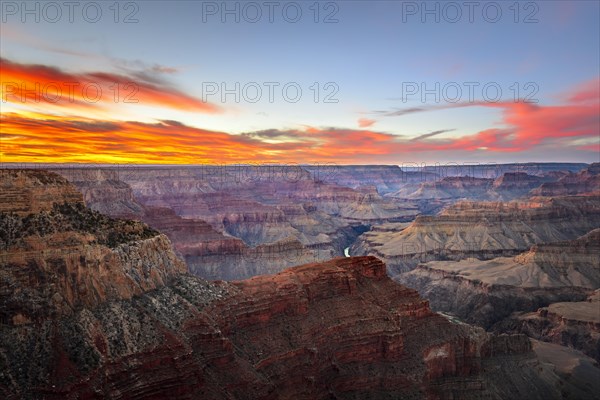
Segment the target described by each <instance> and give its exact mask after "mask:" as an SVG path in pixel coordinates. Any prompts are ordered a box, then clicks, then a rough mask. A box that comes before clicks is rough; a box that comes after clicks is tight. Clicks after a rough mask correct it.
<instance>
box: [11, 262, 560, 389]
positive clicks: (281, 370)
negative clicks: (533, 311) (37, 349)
mask: <svg viewBox="0 0 600 400" xmlns="http://www.w3.org/2000/svg"><path fill="white" fill-rule="evenodd" d="M2 329H3V330H2V336H1V337H2V341H1V342H0V349H1V350H2V351H0V355H1V356H0V357H3V358H2V359H3V362H4V365H6V368H5V370H4V372H3V373H2V375H1V376H0V393H3V394H5V396H6V398H8V399H13V398H17V397H26V398H29V397H40V396H43V397H44V398H47V399H59V398H60V399H68V398H86V399H94V398H127V399H150V398H164V397H165V396H167V397H169V398H172V399H189V398H201V399H229V398H239V399H246V398H252V399H272V398H294V399H315V398H330V397H333V398H387V397H390V396H392V397H411V398H428V399H442V398H448V394H449V393H452V392H455V393H461V397H462V398H480V397H481V396H490V395H493V394H494V393H495V391H496V389H495V386H496V385H501V386H502V387H504V388H505V389H506V390H513V391H514V393H517V394H518V395H520V396H527V397H528V398H556V397H558V393H557V392H555V389H554V388H553V385H554V384H556V383H557V382H554V381H551V382H548V381H547V379H548V377H544V378H542V373H540V372H539V371H546V369H545V368H546V367H544V366H542V365H540V364H538V363H537V361H536V359H535V356H534V354H533V353H532V352H531V346H530V344H529V342H528V341H527V340H526V339H524V338H523V337H519V336H512V337H504V338H494V337H490V336H488V335H487V334H485V333H484V332H483V331H481V330H479V329H476V328H472V327H470V326H468V325H463V324H454V323H451V322H449V321H448V320H446V319H445V318H443V317H441V316H439V315H437V314H434V313H432V312H431V311H430V310H429V307H428V305H427V302H426V301H424V300H422V299H421V298H420V297H419V296H418V294H417V293H416V292H415V291H413V290H410V289H407V288H404V287H402V286H400V285H397V284H395V283H394V282H392V281H391V280H390V279H389V278H388V277H387V274H386V268H385V265H384V264H383V263H381V262H380V261H379V260H377V259H375V258H373V257H362V258H344V259H336V260H332V261H330V262H327V263H322V264H310V265H304V266H299V267H295V268H291V269H288V270H286V271H284V272H281V273H279V274H277V275H273V276H263V277H255V278H252V279H250V280H247V281H240V282H234V283H233V284H217V285H215V284H209V283H206V282H204V281H201V280H199V279H198V278H192V277H182V278H180V279H179V280H178V281H177V282H175V283H174V284H173V285H172V286H169V287H165V288H163V289H160V290H158V291H153V292H148V293H147V294H145V295H143V296H141V297H139V298H138V299H133V300H129V301H127V302H115V303H108V304H106V306H102V307H97V308H94V309H89V310H88V309H84V310H82V311H80V312H79V313H77V314H76V315H75V316H74V317H73V318H69V319H59V320H55V321H54V322H49V323H46V324H42V325H40V327H39V328H36V329H29V326H28V325H25V326H20V327H12V328H7V327H6V326H5V327H3V328H2ZM9 343H11V345H10V346H9ZM28 344H33V345H34V346H45V347H43V348H44V350H43V351H42V352H41V353H40V354H39V355H38V356H37V357H34V358H29V359H28V358H27V357H23V354H24V352H26V351H27V350H26V349H27V346H28ZM499 355H500V356H501V357H502V360H503V361H502V364H497V365H498V369H497V370H498V371H502V372H503V374H507V375H508V376H509V379H506V378H503V377H500V378H496V379H494V378H493V377H490V376H488V375H486V371H485V370H483V369H482V363H489V362H493V360H495V358H494V357H497V356H499ZM40 360H46V361H43V362H42V361H40ZM526 365H527V367H526ZM531 365H534V366H536V367H535V368H531ZM543 373H545V374H547V373H548V372H543ZM519 374H522V375H523V376H526V377H527V378H526V380H525V381H524V382H523V381H521V380H517V379H516V376H517V375H519ZM511 380H514V382H512V381H511ZM508 388H510V389H508Z"/></svg>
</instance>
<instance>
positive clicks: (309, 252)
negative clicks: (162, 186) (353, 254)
mask: <svg viewBox="0 0 600 400" xmlns="http://www.w3.org/2000/svg"><path fill="white" fill-rule="evenodd" d="M143 220H144V221H145V222H147V223H148V224H149V225H150V226H152V227H153V228H156V229H158V230H160V231H161V232H164V233H165V234H166V235H167V236H168V237H169V239H170V240H171V242H172V243H173V247H174V248H175V250H176V252H177V253H178V254H180V255H181V257H182V258H183V259H184V260H185V262H186V264H187V266H188V268H189V270H190V272H192V273H193V274H194V275H197V276H200V277H203V278H206V279H225V280H234V279H243V278H248V277H251V276H254V275H261V274H267V273H275V272H279V271H281V270H282V269H284V268H287V267H290V266H293V265H298V264H303V263H307V262H311V261H316V260H318V259H319V257H321V258H327V259H328V258H332V257H334V256H335V253H334V252H333V251H330V252H329V253H327V254H325V251H326V250H322V251H321V250H320V249H319V248H314V249H312V248H309V247H307V246H305V245H304V244H302V243H301V242H300V241H298V240H297V239H294V238H293V237H290V238H286V239H282V240H279V241H276V242H273V243H267V244H261V245H258V246H255V247H250V246H248V245H247V244H246V243H244V241H243V240H241V239H239V238H237V237H234V236H230V235H228V234H223V233H220V232H218V231H216V230H215V229H214V228H213V227H212V226H210V225H209V224H208V223H206V222H204V221H202V220H197V219H186V218H181V217H179V216H177V215H176V214H175V212H174V211H173V210H171V209H168V208H158V207H148V208H146V213H145V214H144V216H143Z"/></svg>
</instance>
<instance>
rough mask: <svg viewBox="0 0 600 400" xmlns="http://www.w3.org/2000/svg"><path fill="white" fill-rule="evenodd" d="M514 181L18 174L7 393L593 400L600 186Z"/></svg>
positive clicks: (294, 171) (108, 169) (317, 174)
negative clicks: (582, 399)
mask: <svg viewBox="0 0 600 400" xmlns="http://www.w3.org/2000/svg"><path fill="white" fill-rule="evenodd" d="M502 168H503V169H500V170H501V174H499V176H497V177H492V178H490V177H486V176H480V177H477V178H474V177H473V176H464V175H462V176H459V175H456V176H455V175H453V173H452V171H453V170H452V169H450V170H447V171H445V172H441V173H440V171H439V170H438V171H432V170H427V169H421V170H415V171H408V170H407V171H404V170H402V169H400V168H398V167H387V166H373V167H371V166H331V165H327V166H319V167H315V166H312V167H311V166H299V165H294V166H215V167H209V166H148V167H139V166H129V165H122V166H91V167H90V166H87V167H81V166H62V167H58V166H54V167H53V168H52V172H46V171H44V170H40V169H37V170H36V169H33V170H32V169H30V170H14V169H13V170H10V169H9V170H7V169H4V170H0V178H1V179H0V185H1V187H2V193H1V194H0V217H1V218H0V246H1V247H2V254H1V258H0V262H1V263H2V269H1V270H0V273H1V276H2V281H1V282H2V283H1V286H0V299H1V301H0V322H1V325H0V329H1V335H0V337H1V341H0V367H1V368H0V394H2V395H3V396H4V397H5V398H10V399H13V398H14V399H16V398H39V397H43V398H48V399H53V398H56V399H59V398H60V399H63V398H88V399H92V398H128V399H150V398H161V397H164V396H166V395H168V396H169V398H181V399H189V398H215V399H220V398H228V399H229V398H257V399H261V398H264V399H274V398H306V399H313V398H390V397H402V398H430V399H445V398H464V399H470V398H498V399H501V398H515V396H516V397H517V398H519V397H527V398H540V399H542V398H544V399H545V398H593V396H594V395H593V393H595V392H596V391H597V390H598V389H600V387H598V385H597V382H600V380H598V379H592V378H591V377H594V376H600V375H599V372H600V369H598V364H597V362H598V361H599V360H598V351H597V349H598V338H599V336H598V335H599V334H598V326H597V325H598V321H597V320H596V319H597V318H596V317H597V316H598V313H597V310H598V308H597V307H596V306H597V305H598V304H599V303H598V302H597V299H598V292H597V289H598V288H599V285H600V271H599V268H598V261H599V260H600V248H599V246H600V245H599V243H600V229H598V228H599V227H600V193H597V191H596V189H597V185H596V179H597V178H596V176H597V175H598V166H597V165H596V164H593V165H590V166H587V165H579V164H577V165H575V164H573V165H571V164H569V165H554V164H553V165H538V166H535V165H529V166H527V167H526V168H520V169H518V170H515V168H513V166H508V167H502ZM560 168H563V169H560ZM482 171H486V170H485V169H484V168H483V167H481V168H479V169H476V170H475V172H476V173H479V175H482ZM443 175H445V176H443ZM473 175H476V174H473ZM427 180H433V181H434V182H429V181H427ZM560 182H562V184H560ZM567 182H568V185H567V186H568V190H566V191H565V190H563V189H560V190H558V189H555V188H556V187H560V188H563V187H566V186H565V185H566V183H567ZM557 184H560V185H562V186H560V185H559V186H556V185H557ZM544 185H546V186H544ZM551 185H555V186H551ZM549 188H551V189H549ZM542 189H543V190H542ZM403 190H404V192H403ZM415 192H418V193H419V195H414V196H412V197H413V198H409V197H411V195H410V194H411V193H415ZM407 193H408V196H407V197H406V198H403V197H402V196H404V195H406V194H407ZM401 195H402V196H401ZM430 196H431V197H430ZM343 256H347V257H343ZM373 256H375V257H373ZM242 279H245V280H242ZM430 304H431V307H430ZM437 311H442V312H443V314H438V313H437ZM471 324H472V325H471ZM529 338H533V339H529ZM33 354H35V356H33ZM565 360H567V361H565ZM565 363H566V364H565Z"/></svg>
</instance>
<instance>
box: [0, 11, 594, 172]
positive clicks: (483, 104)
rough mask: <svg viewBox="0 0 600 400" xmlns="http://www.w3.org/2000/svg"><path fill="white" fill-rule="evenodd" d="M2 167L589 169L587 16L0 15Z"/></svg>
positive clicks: (590, 49)
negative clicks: (516, 165) (574, 165)
mask: <svg viewBox="0 0 600 400" xmlns="http://www.w3.org/2000/svg"><path fill="white" fill-rule="evenodd" d="M0 20H1V25H0V97H1V100H0V107H1V108H0V133H1V135H0V161H1V162H86V163H152V164H157V163H164V164H205V163H210V164H232V163H249V162H252V163H311V162H329V163H339V164H398V165H401V164H406V163H416V164H424V165H431V164H436V163H460V162H482V163H501V162H532V161H533V162H535V161H537V162H598V161H600V2H598V1H565V2H561V1H539V2H531V1H520V2H514V1H507V2H502V1H499V2H488V1H483V2H478V1H474V2H462V1H460V2H436V1H427V2H422V1H418V2H411V1H368V2H367V1H337V2H332V1H320V2H316V1H296V2H293V1H283V2H279V1H257V2H236V1H230V2H222V1H218V2H210V1H209V2H205V1H168V2H165V1H121V2H115V1H97V2H89V1H81V2H80V1H75V2H64V1H55V2H52V1H50V2H46V1H31V2H21V1H14V2H13V1H2V2H1V3H0Z"/></svg>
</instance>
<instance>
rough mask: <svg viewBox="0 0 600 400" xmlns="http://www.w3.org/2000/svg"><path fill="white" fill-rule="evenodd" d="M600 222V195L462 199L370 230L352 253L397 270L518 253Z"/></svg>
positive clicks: (572, 235)
mask: <svg viewBox="0 0 600 400" xmlns="http://www.w3.org/2000/svg"><path fill="white" fill-rule="evenodd" d="M598 227H600V196H592V195H590V196H565V197H556V198H544V197H540V198H531V199H529V200H527V201H510V202H472V201H462V202H459V203H456V204H454V205H452V206H449V207H448V208H446V209H444V210H443V211H442V212H441V213H440V214H439V215H436V216H418V217H417V218H416V219H415V220H414V222H412V223H411V224H410V225H409V226H407V227H405V228H399V229H397V230H396V231H386V232H379V231H377V230H373V231H370V232H366V233H364V234H363V235H361V236H360V237H359V239H358V240H357V241H356V242H355V244H354V245H353V247H352V249H351V251H350V253H351V254H352V255H366V254H372V255H375V256H378V257H380V258H382V259H384V260H385V261H386V262H387V264H388V267H389V268H390V272H391V273H392V274H397V273H400V272H406V271H409V270H411V269H413V268H414V267H415V266H416V265H417V264H419V263H420V262H427V261H433V260H461V259H465V258H469V257H475V258H478V259H482V260H485V259H491V258H495V257H501V256H513V255H516V254H519V253H521V252H523V251H526V250H528V249H529V248H530V247H531V246H532V245H535V244H542V243H552V242H558V241H564V240H572V239H575V238H577V237H578V236H581V235H584V234H585V233H587V232H589V231H591V230H593V229H595V228H598Z"/></svg>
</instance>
